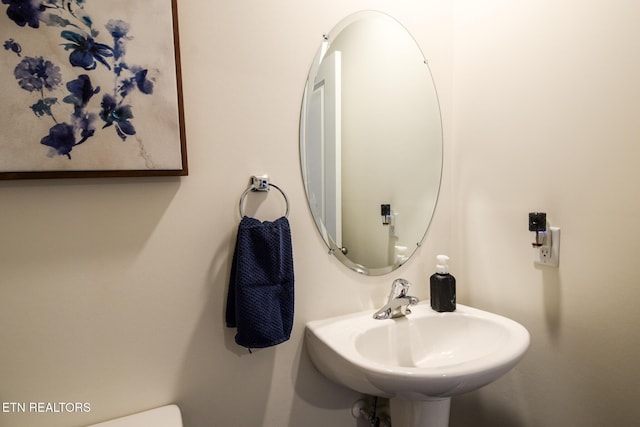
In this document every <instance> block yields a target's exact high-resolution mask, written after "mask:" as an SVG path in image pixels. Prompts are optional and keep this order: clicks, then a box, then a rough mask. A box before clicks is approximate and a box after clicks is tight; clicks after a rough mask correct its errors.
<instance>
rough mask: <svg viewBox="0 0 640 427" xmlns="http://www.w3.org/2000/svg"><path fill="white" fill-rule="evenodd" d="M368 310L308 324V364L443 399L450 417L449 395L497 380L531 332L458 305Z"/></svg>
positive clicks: (382, 392) (355, 380)
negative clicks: (378, 314) (390, 312)
mask: <svg viewBox="0 0 640 427" xmlns="http://www.w3.org/2000/svg"><path fill="white" fill-rule="evenodd" d="M373 313H374V310H367V311H363V312H360V313H355V314H349V315H345V316H338V317H333V318H329V319H324V320H317V321H312V322H309V323H307V325H306V326H307V327H306V331H305V335H306V342H307V348H308V350H309V354H310V356H311V360H312V361H313V363H314V364H315V365H316V367H317V368H318V369H319V370H320V372H322V373H323V374H324V375H325V376H327V377H328V378H330V379H331V380H333V381H334V382H336V383H338V384H341V385H343V386H346V387H349V388H351V389H353V390H356V391H359V392H361V393H365V394H369V395H373V396H381V397H388V398H398V399H401V400H409V401H430V400H431V401H434V400H445V401H446V402H445V403H446V404H445V405H444V406H446V410H447V414H446V420H447V422H448V408H449V407H448V404H449V403H448V400H449V399H450V398H451V396H454V395H457V394H461V393H466V392H469V391H472V390H475V389H477V388H480V387H482V386H484V385H487V384H489V383H491V382H492V381H495V380H496V379H498V378H499V377H500V376H502V375H504V374H505V373H507V372H508V371H509V370H510V369H511V368H513V367H514V366H515V365H516V364H517V363H518V361H519V360H520V359H521V358H522V357H523V356H524V354H525V352H526V350H527V348H528V347H529V332H528V331H527V330H526V329H525V328H524V327H523V326H522V325H520V324H519V323H517V322H515V321H513V320H511V319H508V318H506V317H503V316H499V315H497V314H493V313H489V312H486V311H482V310H478V309H475V308H472V307H468V306H464V305H462V304H458V305H457V309H456V311H454V312H451V313H438V312H436V311H433V310H432V309H431V307H430V305H429V303H428V301H425V302H421V303H419V304H417V305H414V306H411V314H408V315H407V316H405V317H399V318H395V319H387V320H376V319H373V318H372V315H373ZM441 406H442V405H441ZM392 419H393V415H392ZM432 424H433V425H438V423H437V422H434V423H432ZM406 425H422V424H420V423H414V424H411V423H407V424H406ZM425 425H426V424H425ZM439 425H446V423H445V424H442V423H440V424H439Z"/></svg>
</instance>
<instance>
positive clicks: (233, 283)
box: [226, 216, 294, 349]
mask: <svg viewBox="0 0 640 427" xmlns="http://www.w3.org/2000/svg"><path fill="white" fill-rule="evenodd" d="M293 302H294V292H293V251H292V247H291V230H290V227H289V221H288V220H287V218H285V217H282V218H279V219H277V220H276V221H274V222H267V221H265V222H260V221H259V220H257V219H254V218H249V217H246V216H245V217H244V218H242V221H240V226H239V227H238V237H237V240H236V248H235V251H234V253H233V261H232V265H231V277H230V279H229V293H228V296H227V311H226V321H227V326H228V327H230V328H233V327H237V328H238V333H237V334H236V338H235V339H236V343H238V345H241V346H243V347H247V348H249V349H251V348H262V347H270V346H273V345H276V344H280V343H282V342H284V341H287V340H288V339H289V337H290V335H291V328H292V327H293Z"/></svg>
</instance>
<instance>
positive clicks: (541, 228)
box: [529, 212, 547, 248]
mask: <svg viewBox="0 0 640 427" xmlns="http://www.w3.org/2000/svg"><path fill="white" fill-rule="evenodd" d="M529 231H531V232H534V233H536V240H535V242H533V243H532V244H531V245H532V246H533V247H534V248H539V247H540V246H542V245H543V244H544V241H545V237H546V235H547V214H546V213H544V212H530V213H529Z"/></svg>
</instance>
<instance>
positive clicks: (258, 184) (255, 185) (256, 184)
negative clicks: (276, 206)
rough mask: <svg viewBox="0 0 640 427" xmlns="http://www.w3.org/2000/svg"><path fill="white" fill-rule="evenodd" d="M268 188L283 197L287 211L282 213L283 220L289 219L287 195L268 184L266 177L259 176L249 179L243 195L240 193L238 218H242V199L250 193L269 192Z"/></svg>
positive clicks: (273, 185) (278, 188) (267, 177)
mask: <svg viewBox="0 0 640 427" xmlns="http://www.w3.org/2000/svg"><path fill="white" fill-rule="evenodd" d="M269 187H273V188H275V189H276V190H278V191H279V192H280V194H282V197H284V201H285V203H286V205H287V210H286V212H285V213H284V216H285V218H288V217H289V199H288V198H287V195H286V194H285V193H284V191H282V189H281V188H280V187H278V186H277V185H275V184H272V183H271V182H269V176H268V175H260V176H257V175H254V176H252V177H251V183H250V185H249V187H248V188H247V189H246V190H244V193H242V196H240V203H239V208H240V218H244V208H243V206H244V199H245V198H246V197H247V194H249V192H252V191H269Z"/></svg>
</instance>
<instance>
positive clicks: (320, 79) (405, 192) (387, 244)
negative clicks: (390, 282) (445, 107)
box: [300, 11, 442, 275]
mask: <svg viewBox="0 0 640 427" xmlns="http://www.w3.org/2000/svg"><path fill="white" fill-rule="evenodd" d="M300 158H301V168H302V178H303V181H304V186H305V190H306V194H307V201H308V203H309V208H310V210H311V213H312V215H313V218H314V220H315V223H316V226H317V228H318V230H319V231H320V233H321V234H322V237H323V239H324V241H325V242H326V244H327V245H328V247H329V249H330V252H332V253H334V254H335V255H336V256H337V257H338V258H339V259H340V260H341V261H342V263H343V264H345V265H346V266H348V267H349V268H351V269H353V270H355V271H358V272H359V273H362V274H369V275H380V274H385V273H388V272H390V271H392V270H394V269H396V268H398V267H399V266H400V265H402V264H403V263H404V262H406V260H408V259H409V257H411V255H412V254H413V253H414V252H415V250H416V249H417V247H419V246H420V244H421V242H422V239H423V238H424V236H425V234H426V231H427V228H428V227H429V224H430V222H431V218H432V216H433V212H434V210H435V206H436V202H437V198H438V192H439V190H440V179H441V174H442V122H441V118H440V107H439V104H438V97H437V93H436V89H435V86H434V83H433V79H432V77H431V72H430V71H429V67H428V65H427V62H426V60H425V59H424V56H423V55H422V52H421V51H420V48H419V47H418V45H417V44H416V42H415V40H414V39H413V37H412V36H411V34H409V32H408V31H407V30H406V29H405V28H404V27H403V26H402V25H401V24H400V23H399V22H398V21H396V20H395V19H393V18H391V17H390V16H388V15H386V14H383V13H381V12H375V11H363V12H358V13H355V14H353V15H351V16H349V17H347V18H346V19H344V20H343V21H341V22H340V23H339V24H338V25H337V26H336V27H335V28H334V29H333V30H332V31H331V32H330V33H329V34H327V35H324V37H323V42H322V44H321V46H320V48H319V50H318V52H317V54H316V57H315V58H314V62H313V64H312V67H311V70H310V72H309V77H308V79H307V84H306V87H305V92H304V98H303V102H302V111H301V115H300Z"/></svg>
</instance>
